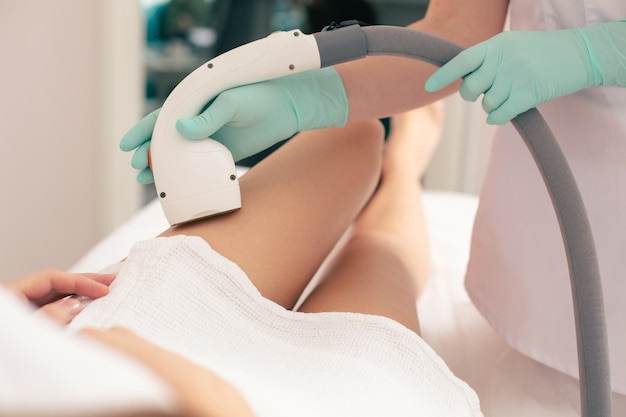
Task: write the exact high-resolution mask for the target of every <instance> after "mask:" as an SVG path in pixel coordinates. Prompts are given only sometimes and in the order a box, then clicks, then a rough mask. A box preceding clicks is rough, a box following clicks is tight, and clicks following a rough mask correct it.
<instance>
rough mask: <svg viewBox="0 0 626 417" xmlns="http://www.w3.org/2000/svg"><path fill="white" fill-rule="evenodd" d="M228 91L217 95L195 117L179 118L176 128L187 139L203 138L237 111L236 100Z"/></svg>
mask: <svg viewBox="0 0 626 417" xmlns="http://www.w3.org/2000/svg"><path fill="white" fill-rule="evenodd" d="M231 96H232V94H228V91H227V92H225V93H222V94H220V95H219V96H217V98H216V99H215V101H214V102H213V103H212V104H211V105H210V106H209V107H208V108H207V109H206V110H205V111H203V112H202V113H201V114H199V115H198V116H196V117H190V118H186V119H179V120H177V121H176V130H178V133H180V134H181V135H183V136H184V137H186V138H187V139H205V138H208V137H209V136H211V135H212V134H213V133H215V132H216V131H217V130H219V129H220V128H221V127H222V126H224V125H225V124H226V123H228V122H230V121H231V120H232V119H233V117H234V116H235V114H236V113H237V108H238V106H237V100H235V99H232V98H231Z"/></svg>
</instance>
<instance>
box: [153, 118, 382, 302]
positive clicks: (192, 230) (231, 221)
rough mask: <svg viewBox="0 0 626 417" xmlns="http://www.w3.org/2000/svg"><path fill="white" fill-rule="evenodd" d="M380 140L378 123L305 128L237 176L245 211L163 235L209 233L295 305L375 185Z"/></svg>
mask: <svg viewBox="0 0 626 417" xmlns="http://www.w3.org/2000/svg"><path fill="white" fill-rule="evenodd" d="M382 138H383V129H382V126H381V125H380V123H378V122H375V121H372V122H361V123H356V124H350V125H348V126H346V127H345V128H341V129H323V130H316V131H310V132H303V133H301V134H299V135H298V136H296V137H295V138H293V139H292V140H290V141H289V142H288V143H286V144H285V145H283V146H282V147H281V148H280V149H278V150H277V151H276V152H274V153H273V154H271V155H270V156H269V157H267V158H266V159H265V160H263V161H262V162H260V163H259V164H257V165H255V166H254V167H253V168H251V169H250V170H249V171H248V172H247V173H246V174H245V175H243V176H242V177H241V178H240V186H241V196H242V208H241V209H240V210H238V211H236V212H232V213H229V214H225V215H220V216H216V217H213V218H208V219H204V220H202V221H197V222H194V223H189V224H186V225H181V226H176V227H174V228H172V229H170V230H168V231H166V232H165V233H164V235H166V236H167V235H173V234H187V235H197V236H200V237H202V238H204V239H205V240H206V241H207V242H208V243H209V244H210V245H211V246H212V247H213V248H214V249H215V250H217V251H218V252H219V253H221V254H222V255H224V256H226V257H227V258H229V259H231V260H232V261H234V262H235V263H237V264H238V265H239V266H240V267H241V268H242V269H243V270H244V271H245V272H246V273H247V274H248V276H249V278H250V280H251V281H252V282H253V284H254V285H255V286H256V287H257V288H258V289H259V291H260V292H261V294H262V295H264V296H265V297H267V298H269V299H271V300H273V301H275V302H277V303H279V304H281V305H282V306H284V307H286V308H291V307H293V305H294V304H295V302H296V301H297V299H298V297H299V295H300V294H301V292H302V291H303V289H304V287H305V286H306V284H307V283H308V281H309V280H310V278H311V277H312V276H313V274H314V273H315V271H316V270H317V268H318V267H319V265H320V264H321V262H322V261H323V260H324V258H325V257H326V256H327V255H328V253H329V252H330V250H331V249H332V247H333V245H334V244H335V242H336V241H337V240H338V239H339V237H340V236H341V235H342V233H343V232H344V230H345V229H346V228H347V227H348V226H349V225H350V223H351V222H352V221H353V220H354V218H355V217H356V216H357V214H358V213H359V211H360V210H361V209H362V207H363V206H364V205H365V204H366V202H367V201H368V199H369V198H370V196H371V194H372V192H373V190H374V189H375V187H376V183H377V181H378V178H379V175H380V164H381V153H382V143H383V140H382Z"/></svg>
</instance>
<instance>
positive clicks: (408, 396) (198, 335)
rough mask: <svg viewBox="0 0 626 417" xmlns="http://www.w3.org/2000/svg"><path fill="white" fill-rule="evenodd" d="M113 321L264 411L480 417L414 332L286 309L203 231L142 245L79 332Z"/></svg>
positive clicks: (375, 319) (369, 318) (367, 318)
mask: <svg viewBox="0 0 626 417" xmlns="http://www.w3.org/2000/svg"><path fill="white" fill-rule="evenodd" d="M113 325H121V326H125V327H128V328H130V329H132V330H134V331H135V332H137V333H138V334H140V335H142V336H144V337H146V338H147V339H148V340H151V341H152V342H154V343H156V344H158V345H160V346H162V347H164V348H166V349H169V350H172V351H174V352H177V353H179V354H181V355H183V356H185V357H187V358H189V359H191V360H192V361H194V362H196V363H198V364H200V365H202V366H205V367H207V368H208V369H211V370H212V371H214V372H215V373H217V374H218V375H220V376H222V377H223V378H225V379H226V380H228V381H229V382H231V383H232V384H233V385H234V386H235V387H237V388H238V389H239V390H240V391H241V393H242V394H243V395H244V397H245V398H246V399H247V400H248V402H249V403H250V405H251V406H252V408H253V409H254V411H255V412H256V414H257V415H258V416H259V417H264V416H272V417H278V416H288V415H289V416H290V415H296V414H297V415H299V416H320V415H323V416H342V417H343V416H346V415H358V416H377V417H378V416H380V415H394V416H409V415H410V416H414V415H428V416H451V415H454V416H480V415H482V414H481V411H480V408H479V402H478V398H477V396H476V394H475V393H474V391H473V390H472V389H471V388H469V386H468V385H467V384H465V383H464V382H463V381H461V380H459V379H458V378H456V377H455V376H454V375H453V374H452V372H450V370H449V369H448V367H447V366H446V365H445V363H444V362H443V361H442V360H441V358H440V357H439V356H438V355H436V354H435V352H434V351H433V350H432V349H431V348H430V347H429V346H428V345H427V344H426V343H425V342H424V341H423V340H422V339H421V338H420V337H418V336H417V335H416V334H415V333H413V332H411V331H410V330H408V329H407V328H405V327H403V326H402V325H400V324H398V323H397V322H395V321H393V320H390V319H387V318H384V317H379V316H373V315H364V314H357V313H317V314H311V313H301V312H293V311H290V310H285V309H284V308H282V307H281V306H279V305H277V304H275V303H273V302H271V301H270V300H268V299H265V298H263V297H262V296H261V295H260V293H259V292H258V291H257V290H256V288H255V287H254V286H253V285H252V283H251V282H250V281H249V279H248V278H247V276H246V275H245V273H244V272H243V271H242V270H241V269H240V268H239V267H238V266H237V265H235V264H234V263H232V262H230V261H229V260H228V259H226V258H224V257H222V256H221V255H219V254H218V253H217V252H215V251H213V250H212V249H211V248H210V247H209V246H208V245H207V244H206V242H204V241H203V240H201V239H199V238H194V237H184V236H178V237H171V238H156V239H151V240H147V241H144V242H140V243H139V244H136V245H135V246H134V247H133V249H132V250H131V253H130V255H129V257H128V258H127V260H126V261H125V262H124V264H123V266H122V267H121V269H120V271H119V273H118V275H117V279H116V280H115V282H114V283H113V285H112V286H111V293H110V294H109V295H108V296H106V297H103V298H102V299H98V300H95V301H93V302H91V304H89V305H88V306H87V307H86V308H85V310H84V311H83V312H82V313H81V314H80V315H79V316H78V317H77V318H76V319H75V320H74V322H73V323H72V325H71V328H72V329H74V330H75V329H79V328H81V327H84V326H95V327H103V328H106V327H110V326H113Z"/></svg>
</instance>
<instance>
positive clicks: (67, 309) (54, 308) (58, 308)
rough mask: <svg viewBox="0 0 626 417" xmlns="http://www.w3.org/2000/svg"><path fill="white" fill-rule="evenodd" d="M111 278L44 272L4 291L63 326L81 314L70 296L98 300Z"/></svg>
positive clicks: (28, 277) (110, 276)
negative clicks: (32, 305)
mask: <svg viewBox="0 0 626 417" xmlns="http://www.w3.org/2000/svg"><path fill="white" fill-rule="evenodd" d="M114 279H115V275H113V274H72V273H69V272H62V271H57V270H54V269H47V270H44V271H40V272H35V273H33V274H29V275H26V276H24V277H21V278H18V279H16V280H13V281H10V282H7V283H5V284H4V286H5V288H6V289H8V290H9V291H11V292H12V293H14V294H15V295H17V296H18V297H20V298H22V299H24V300H25V301H28V302H30V303H32V304H34V305H35V306H37V307H39V312H41V313H43V314H46V315H47V316H49V317H51V318H52V319H54V320H56V321H57V322H60V323H61V324H67V323H69V322H70V321H72V319H73V318H74V317H75V316H76V315H77V314H78V313H79V312H80V311H81V310H82V304H81V303H80V301H79V300H77V299H76V298H73V297H68V296H72V295H77V296H84V297H89V298H100V297H103V296H105V295H107V294H108V293H109V285H110V284H111V282H113V280H114Z"/></svg>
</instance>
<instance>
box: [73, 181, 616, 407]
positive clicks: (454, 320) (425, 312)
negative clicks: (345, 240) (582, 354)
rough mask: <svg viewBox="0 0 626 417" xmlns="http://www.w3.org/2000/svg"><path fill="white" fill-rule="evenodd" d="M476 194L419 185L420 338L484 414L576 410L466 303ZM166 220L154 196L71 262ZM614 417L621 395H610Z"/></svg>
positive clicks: (116, 248) (122, 250) (150, 232)
mask: <svg viewBox="0 0 626 417" xmlns="http://www.w3.org/2000/svg"><path fill="white" fill-rule="evenodd" d="M477 206H478V200H477V198H476V197H475V196H471V195H466V194H459V193H447V192H430V191H429V192H426V193H425V195H424V209H425V215H426V219H427V225H428V232H429V235H430V240H431V245H432V273H431V277H430V280H429V283H428V286H427V288H426V290H425V291H424V294H423V295H422V297H421V299H420V300H419V302H418V308H419V313H420V321H421V324H422V332H423V337H424V339H425V340H426V341H427V342H428V343H429V344H430V345H431V346H432V347H433V348H434V349H435V351H436V352H437V353H438V354H439V355H441V356H442V358H443V359H444V360H445V361H446V362H447V363H448V365H449V367H450V368H451V369H452V371H453V372H454V373H455V374H456V375H457V376H459V377H460V378H461V379H463V380H465V381H466V382H467V383H468V384H469V385H470V386H472V387H473V388H474V390H475V391H476V392H477V393H478V396H479V397H480V399H481V407H482V409H483V412H484V414H485V416H487V417H491V416H507V417H517V416H533V417H543V416H546V417H547V416H551V417H570V416H578V415H580V412H579V394H578V383H577V381H576V380H575V379H573V378H571V377H569V376H566V375H564V374H561V373H559V372H557V371H554V370H552V369H550V368H548V367H546V366H543V365H541V364H539V363H537V362H535V361H533V360H531V359H529V358H527V357H525V356H523V355H521V354H519V353H517V352H516V351H514V350H513V349H511V348H510V347H508V345H506V343H505V342H504V340H503V339H502V338H500V337H499V336H498V335H497V334H496V333H495V332H494V331H493V330H492V329H491V327H490V326H489V325H488V323H487V322H486V321H485V320H484V319H483V318H482V316H481V315H480V314H479V313H478V311H477V310H476V309H475V308H474V307H473V305H472V304H471V302H470V300H469V298H468V296H467V294H466V292H465V289H464V287H463V277H464V274H465V267H466V264H467V260H468V256H469V243H470V235H471V229H472V224H473V219H474V215H475V212H476V208H477ZM167 227H168V224H167V221H166V220H165V217H164V215H163V213H162V211H161V207H160V205H159V203H158V201H156V200H155V201H153V202H151V203H149V204H148V205H147V206H146V207H144V208H143V209H142V210H141V211H140V212H139V213H137V214H136V215H135V216H134V217H133V218H131V219H130V220H129V221H128V222H126V223H125V224H123V225H122V226H121V227H119V228H118V229H117V230H116V231H114V232H113V233H112V234H111V235H109V236H108V237H106V238H105V239H103V240H102V241H101V242H100V243H99V244H97V245H96V246H95V247H94V248H93V249H92V250H90V251H89V252H88V253H86V254H85V255H84V256H83V257H82V258H81V259H80V260H78V261H77V262H76V263H75V265H73V267H72V268H71V270H73V271H83V272H85V271H96V270H100V269H102V268H105V267H106V266H108V265H110V264H111V263H114V262H117V261H119V260H120V259H122V258H124V257H125V256H126V254H127V253H128V250H129V249H130V247H131V246H132V245H133V243H135V242H136V241H138V240H142V239H147V238H151V237H154V236H155V235H157V234H159V233H160V232H162V231H163V230H164V229H165V228H167ZM614 408H615V413H614V415H615V416H616V417H621V416H625V417H626V400H625V398H624V397H618V396H615V397H614Z"/></svg>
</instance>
